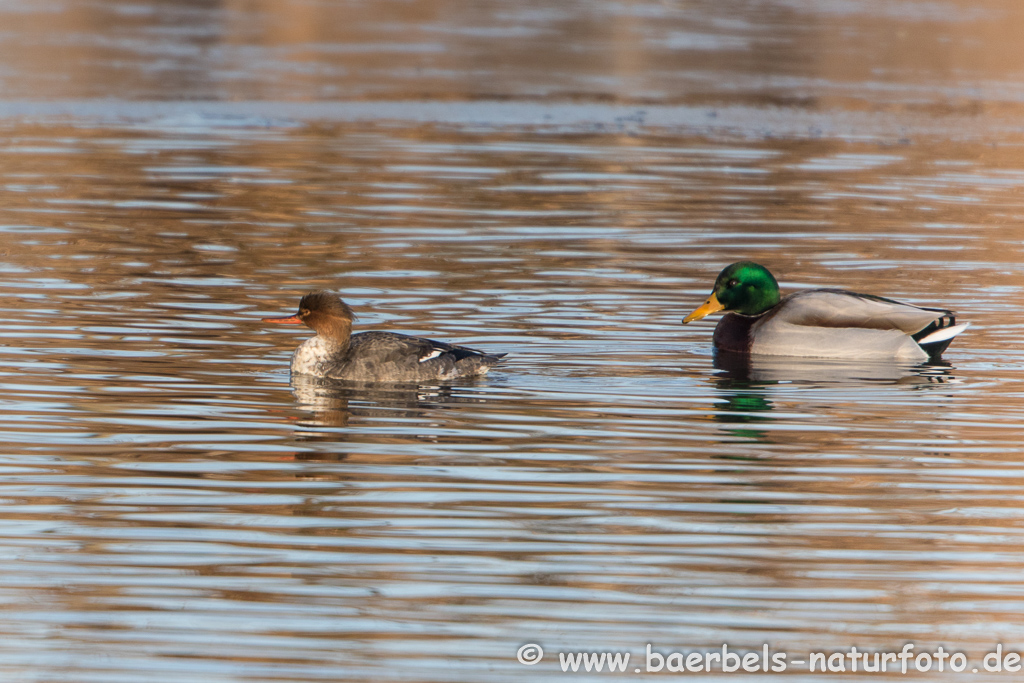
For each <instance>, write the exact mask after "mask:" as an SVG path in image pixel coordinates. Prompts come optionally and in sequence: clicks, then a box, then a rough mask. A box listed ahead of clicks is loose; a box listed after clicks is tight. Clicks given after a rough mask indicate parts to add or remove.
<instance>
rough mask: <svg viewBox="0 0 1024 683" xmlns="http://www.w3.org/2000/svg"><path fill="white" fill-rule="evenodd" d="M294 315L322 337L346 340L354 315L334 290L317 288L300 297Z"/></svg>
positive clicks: (350, 331)
mask: <svg viewBox="0 0 1024 683" xmlns="http://www.w3.org/2000/svg"><path fill="white" fill-rule="evenodd" d="M296 317H298V318H299V320H301V321H302V322H303V323H305V325H306V326H307V327H311V328H312V329H314V330H316V333H317V334H319V335H320V336H322V337H328V338H330V339H334V340H336V341H348V337H349V335H350V334H351V333H352V319H353V318H354V317H355V315H354V314H353V313H352V309H351V308H349V306H348V304H346V303H345V302H344V301H342V300H341V297H340V296H338V295H337V294H335V293H334V292H328V291H326V290H318V291H316V292H310V293H309V294H307V295H306V296H304V297H302V300H301V301H299V312H298V314H297V316H296Z"/></svg>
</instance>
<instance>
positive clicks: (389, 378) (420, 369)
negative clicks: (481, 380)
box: [263, 290, 505, 382]
mask: <svg viewBox="0 0 1024 683" xmlns="http://www.w3.org/2000/svg"><path fill="white" fill-rule="evenodd" d="M352 318H353V315H352V309H351V308H349V307H348V304H346V303H345V302H344V301H342V300H341V298H340V297H339V296H338V295H337V294H335V293H334V292H327V291H322V290H321V291H317V292H310V293H309V294H307V295H306V296H304V297H302V300H301V301H300V302H299V312H298V313H296V314H295V315H293V316H290V317H287V318H264V319H263V322H268V323H282V324H285V325H299V324H305V325H306V326H307V327H310V328H312V329H313V330H315V331H316V336H315V337H312V338H310V339H307V340H306V341H304V342H302V344H300V345H299V347H298V348H297V349H295V353H294V354H293V355H292V373H293V374H302V375H313V376H314V377H327V378H330V379H344V380H355V381H361V382H421V381H430V380H446V379H455V378H456V377H472V376H475V375H484V374H487V371H488V370H490V369H491V366H492V365H494V364H495V363H497V362H498V361H499V360H501V358H502V357H503V356H504V355H505V354H504V353H496V354H491V353H483V352H481V351H477V350H475V349H468V348H466V347H464V346H455V345H454V344H446V343H444V342H439V341H434V340H432V339H423V338H421V337H410V336H408V335H405V334H397V333H395V332H360V333H359V334H352Z"/></svg>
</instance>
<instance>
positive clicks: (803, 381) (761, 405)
mask: <svg viewBox="0 0 1024 683" xmlns="http://www.w3.org/2000/svg"><path fill="white" fill-rule="evenodd" d="M714 367H715V369H716V373H715V376H714V380H713V382H714V385H715V388H716V389H717V390H718V392H719V393H720V397H721V400H720V401H719V402H717V403H716V407H715V413H714V418H713V419H714V420H715V421H716V422H721V423H724V424H729V425H737V424H742V425H746V427H744V428H736V429H730V430H729V432H730V433H732V434H734V435H735V436H737V437H741V438H744V439H754V440H757V441H768V440H769V436H770V433H771V432H770V431H769V430H765V429H756V428H754V425H756V424H758V423H760V424H769V423H771V422H774V421H776V418H774V417H772V415H771V411H772V410H774V407H775V406H774V405H773V403H772V400H771V396H772V393H773V392H774V391H775V389H774V388H775V387H778V386H780V385H807V386H814V385H818V386H826V385H838V386H843V385H848V386H853V387H857V386H868V385H886V384H890V385H892V384H900V385H915V386H919V387H922V388H924V387H934V386H940V385H944V384H946V383H949V382H954V381H956V378H955V377H954V376H953V374H952V372H953V367H952V366H951V365H950V364H949V363H946V362H945V361H932V362H930V363H924V364H920V365H910V364H898V363H864V362H858V363H851V362H844V361H834V360H818V359H807V358H788V357H779V356H751V355H750V354H745V353H730V352H728V351H721V350H718V351H716V352H715V356H714ZM723 403H724V405H723Z"/></svg>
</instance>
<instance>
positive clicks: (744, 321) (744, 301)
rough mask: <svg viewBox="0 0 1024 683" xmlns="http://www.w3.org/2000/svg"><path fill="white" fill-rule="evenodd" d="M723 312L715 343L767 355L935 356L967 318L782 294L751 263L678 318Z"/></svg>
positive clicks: (827, 292)
mask: <svg viewBox="0 0 1024 683" xmlns="http://www.w3.org/2000/svg"><path fill="white" fill-rule="evenodd" d="M718 311H726V315H725V316H724V317H723V318H722V320H721V321H719V323H718V327H716V328H715V335H714V345H715V348H716V349H719V350H722V351H730V352H736V353H745V354H760V355H770V356H804V357H814V358H837V359H847V360H856V359H863V360H872V359H873V360H898V361H912V362H921V361H925V360H928V359H929V358H930V359H932V360H934V359H937V358H938V357H939V356H940V355H942V352H943V351H945V350H946V347H947V346H949V344H950V342H951V341H953V337H955V336H956V335H958V334H960V333H961V332H963V331H964V330H965V329H966V328H967V326H968V323H963V324H959V325H958V324H957V323H956V318H955V317H954V315H953V311H947V310H946V309H944V308H921V307H918V306H912V305H910V304H905V303H901V302H899V301H893V300H892V299H884V298H882V297H880V296H872V295H871V294H857V293H854V292H848V291H845V290H842V289H809V290H806V291H803V292H796V293H795V294H790V295H789V296H786V297H781V296H780V295H779V283H778V282H776V280H775V278H774V277H773V276H772V274H771V273H770V272H768V269H767V268H765V267H764V266H762V265H759V264H757V263H753V262H751V261H740V262H738V263H734V264H732V265H730V266H727V267H726V268H725V269H724V270H723V271H722V272H721V273H719V275H718V279H717V280H715V288H714V291H713V292H712V293H711V296H710V297H708V300H707V301H705V302H704V303H703V304H702V305H701V306H699V307H698V308H697V309H696V310H695V311H693V313H690V315H688V316H686V317H685V318H683V323H689V322H693V321H694V320H700V319H701V318H703V317H704V316H706V315H710V314H711V313H716V312H718Z"/></svg>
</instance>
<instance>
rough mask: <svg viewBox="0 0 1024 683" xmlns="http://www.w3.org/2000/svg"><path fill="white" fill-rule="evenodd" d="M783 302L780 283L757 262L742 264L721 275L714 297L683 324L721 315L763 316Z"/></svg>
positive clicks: (741, 262) (731, 267) (736, 264)
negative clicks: (721, 312)
mask: <svg viewBox="0 0 1024 683" xmlns="http://www.w3.org/2000/svg"><path fill="white" fill-rule="evenodd" d="M780 298H781V297H780V296H779V283H778V282H776V281H775V278H774V277H773V276H772V274H771V273H769V272H768V269H767V268H765V267H764V266H762V265H759V264H757V263H754V262H753V261H739V262H737V263H734V264H732V265H731V266H726V268H725V269H724V270H722V272H721V273H719V274H718V279H717V280H715V289H714V291H713V292H712V293H711V296H710V297H708V300H707V301H705V302H704V304H703V305H702V306H700V307H699V308H697V310H695V311H694V312H693V313H691V314H690V315H688V316H686V317H685V318H684V319H683V322H684V323H688V322H692V321H694V320H700V319H701V318H703V317H704V316H706V315H710V314H711V313H715V312H717V311H731V312H733V313H739V314H741V315H761V314H762V313H764V312H765V311H767V310H768V309H769V308H771V307H772V306H775V305H776V304H777V303H779V300H780Z"/></svg>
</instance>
